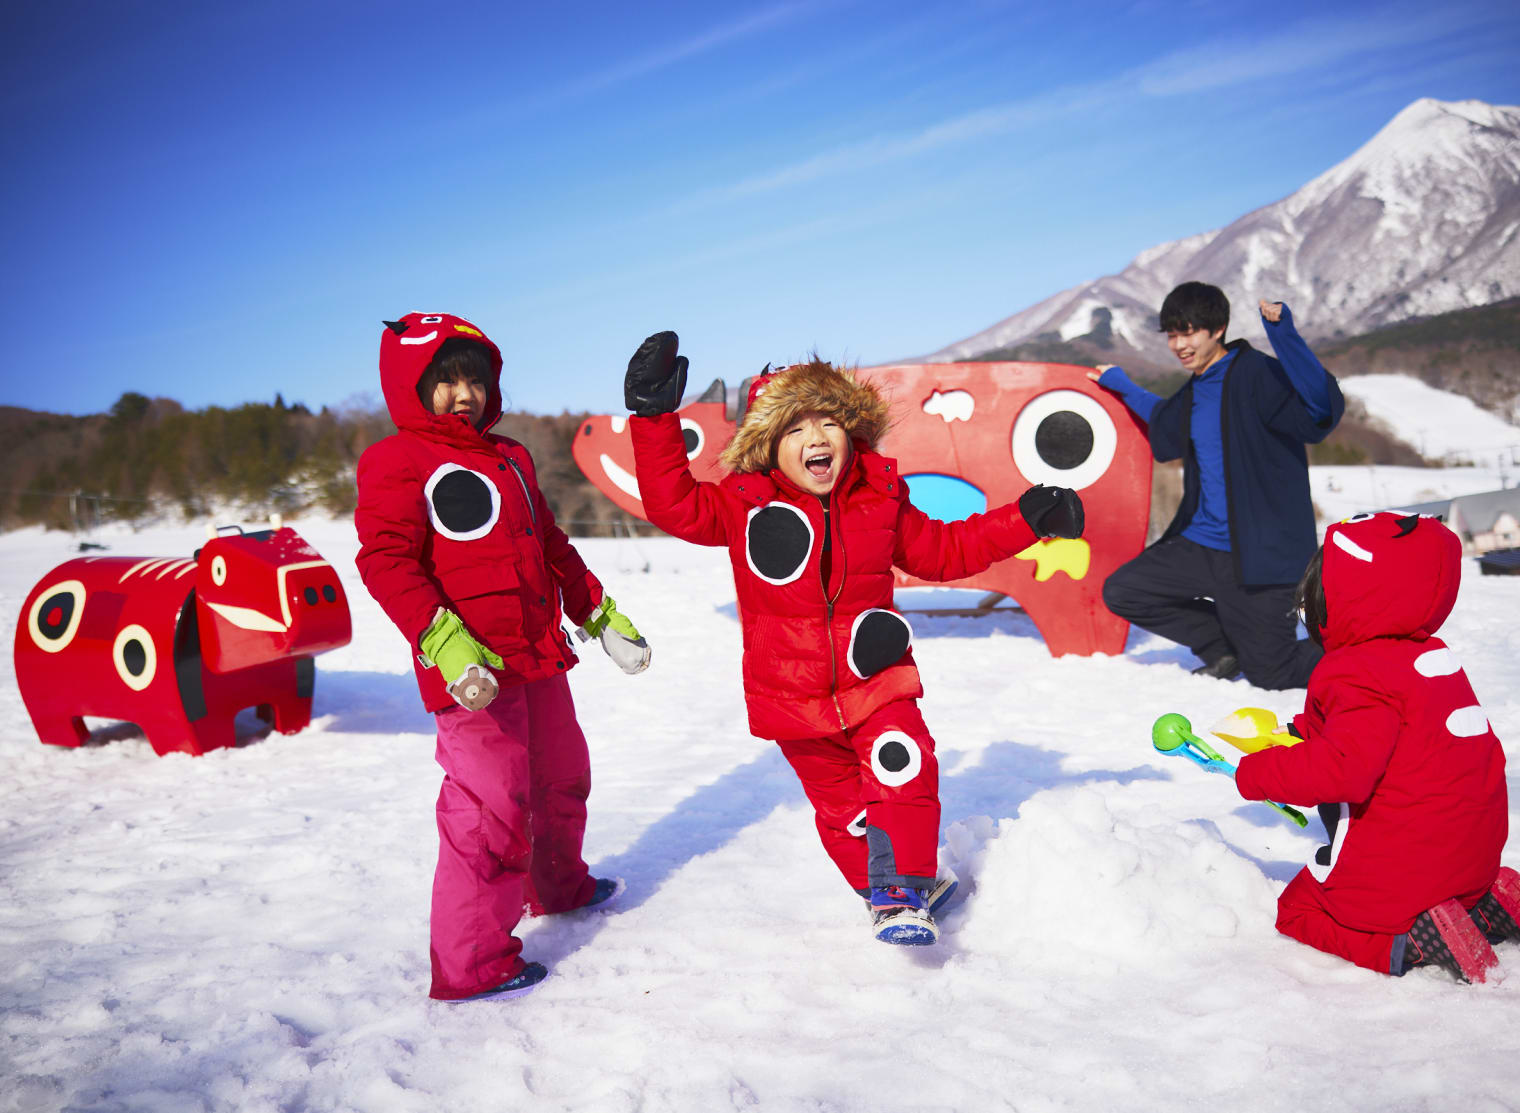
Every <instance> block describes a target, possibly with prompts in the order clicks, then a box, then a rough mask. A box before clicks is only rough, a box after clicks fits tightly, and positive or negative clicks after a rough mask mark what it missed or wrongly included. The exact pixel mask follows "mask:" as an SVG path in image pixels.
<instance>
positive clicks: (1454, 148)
mask: <svg viewBox="0 0 1520 1113" xmlns="http://www.w3.org/2000/svg"><path fill="white" fill-rule="evenodd" d="M1186 279H1200V280H1202V281H1207V282H1212V283H1214V284H1216V285H1219V286H1221V287H1222V288H1223V289H1224V290H1225V292H1226V293H1227V294H1228V295H1229V296H1230V298H1231V301H1232V303H1233V305H1234V307H1235V319H1234V320H1233V321H1232V328H1231V331H1230V335H1231V336H1232V337H1233V336H1237V335H1243V336H1245V337H1246V338H1247V339H1250V340H1252V341H1253V342H1256V341H1259V340H1264V334H1263V332H1262V329H1261V326H1260V321H1259V320H1258V319H1257V315H1256V314H1255V312H1254V311H1253V310H1254V308H1255V303H1256V299H1257V297H1259V296H1266V297H1271V298H1274V299H1280V300H1284V301H1287V302H1288V303H1289V304H1290V305H1291V306H1292V307H1293V308H1294V311H1295V316H1296V318H1297V320H1298V322H1299V326H1300V328H1301V330H1302V331H1303V332H1304V334H1305V336H1306V337H1308V338H1309V339H1310V340H1315V341H1320V340H1327V339H1335V338H1341V337H1348V336H1355V335H1359V334H1364V333H1367V332H1370V331H1372V330H1374V329H1377V328H1379V327H1381V326H1385V325H1389V324H1395V323H1398V322H1400V321H1404V320H1408V319H1410V318H1414V317H1420V316H1434V315H1438V314H1443V313H1447V312H1451V311H1454V310H1458V309H1463V308H1468V307H1472V306H1481V305H1488V304H1491V303H1494V302H1499V301H1503V300H1506V299H1508V298H1513V297H1517V296H1520V107H1517V106H1510V105H1490V104H1487V103H1485V102H1483V101H1475V100H1468V101H1453V102H1446V101H1438V100H1434V99H1431V98H1422V99H1420V100H1417V101H1415V102H1414V103H1412V104H1410V105H1409V106H1407V107H1406V108H1404V109H1403V110H1402V111H1401V112H1399V113H1398V114H1397V115H1395V116H1394V117H1393V119H1392V120H1390V121H1389V122H1388V123H1387V124H1385V125H1384V126H1383V128H1381V129H1380V130H1379V131H1378V133H1377V134H1376V135H1374V136H1373V137H1372V138H1371V139H1369V140H1368V141H1367V142H1366V143H1365V144H1363V145H1362V146H1361V147H1360V148H1358V150H1356V151H1355V152H1353V153H1352V154H1351V155H1350V156H1349V157H1348V158H1346V159H1343V160H1342V161H1341V162H1339V163H1337V164H1336V165H1334V166H1332V167H1331V168H1330V169H1328V170H1326V171H1325V172H1324V173H1322V174H1320V175H1318V176H1317V177H1315V178H1314V179H1312V180H1311V181H1309V182H1308V183H1306V184H1305V185H1304V186H1302V187H1300V188H1299V189H1298V190H1296V191H1295V192H1294V193H1292V194H1290V195H1289V196H1287V197H1284V198H1282V199H1280V200H1278V201H1274V202H1272V203H1270V204H1268V205H1263V206H1261V207H1260V208H1257V209H1254V210H1252V211H1251V212H1248V213H1246V214H1245V215H1243V216H1241V217H1240V218H1238V219H1237V220H1235V221H1233V222H1232V223H1230V224H1228V225H1226V226H1224V227H1223V228H1217V229H1213V230H1211V231H1207V232H1200V233H1197V234H1195V235H1192V236H1187V237H1184V238H1182V239H1179V240H1173V241H1170V242H1167V243H1162V244H1157V245H1155V246H1154V247H1150V248H1147V249H1145V250H1144V251H1141V252H1140V253H1139V254H1137V255H1136V256H1135V258H1134V259H1133V260H1131V261H1130V263H1129V264H1128V265H1127V266H1126V267H1125V268H1124V269H1123V270H1121V271H1120V272H1119V273H1118V274H1115V275H1108V276H1105V277H1103V278H1099V279H1095V280H1093V281H1091V282H1087V283H1083V284H1080V285H1078V286H1073V287H1071V288H1069V289H1067V290H1063V291H1061V292H1060V293H1057V294H1054V295H1052V296H1051V297H1048V298H1046V299H1044V300H1043V301H1041V302H1038V303H1036V304H1035V305H1032V306H1030V307H1028V308H1027V309H1024V310H1021V311H1019V312H1018V313H1015V314H1013V315H1012V316H1010V317H1007V318H1004V319H1003V320H1002V321H999V322H998V323H997V324H995V325H993V326H991V327H990V328H987V329H984V330H982V331H981V332H978V333H976V334H974V335H972V336H970V337H967V338H966V339H964V340H960V341H957V342H956V343H954V344H950V345H947V346H946V347H944V348H941V349H939V350H938V351H936V352H934V353H932V354H931V355H928V356H925V357H920V358H921V359H924V360H929V361H944V362H950V361H954V360H965V359H972V358H987V355H986V353H989V352H995V351H997V352H1007V351H1010V350H1015V349H1017V348H1019V347H1020V346H1021V345H1028V344H1031V343H1035V344H1043V345H1047V346H1048V345H1049V344H1050V343H1053V342H1059V343H1072V342H1078V343H1079V346H1080V345H1083V344H1085V345H1086V346H1087V347H1088V348H1091V349H1093V350H1102V351H1107V352H1109V353H1110V355H1109V358H1107V359H1106V360H1103V362H1109V363H1124V364H1125V366H1127V367H1128V366H1130V365H1131V364H1135V365H1138V366H1139V367H1141V368H1142V369H1145V368H1147V367H1148V368H1150V369H1153V370H1154V369H1159V368H1170V367H1172V366H1174V364H1175V361H1174V360H1173V359H1172V358H1171V356H1170V354H1169V353H1168V352H1167V350H1166V346H1165V341H1164V339H1163V338H1162V337H1161V336H1160V334H1159V333H1158V332H1157V326H1156V313H1157V310H1158V309H1159V307H1160V304H1161V301H1162V299H1163V298H1164V297H1165V295H1166V293H1167V291H1168V290H1170V289H1171V288H1172V287H1173V286H1175V285H1176V284H1177V283H1178V282H1180V281H1184V280H1186Z"/></svg>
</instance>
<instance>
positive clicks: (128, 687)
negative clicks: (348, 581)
mask: <svg viewBox="0 0 1520 1113" xmlns="http://www.w3.org/2000/svg"><path fill="white" fill-rule="evenodd" d="M351 636H352V627H351V623H350V619H349V613H348V597H347V595H345V594H344V591H343V584H342V583H341V582H340V581H339V579H338V576H337V573H336V572H335V571H334V570H333V567H332V565H331V564H329V563H328V562H327V561H325V560H323V559H322V557H321V555H320V554H318V553H317V551H316V550H315V549H313V548H312V547H311V546H310V545H308V544H307V543H306V542H305V541H304V540H303V539H302V538H301V537H300V536H299V535H298V534H297V533H296V532H295V531H294V530H292V529H289V528H282V527H279V526H275V528H272V529H267V530H258V531H254V532H249V533H242V532H239V533H237V534H231V535H219V536H216V537H213V538H211V539H210V540H208V541H207V542H206V544H205V546H203V547H202V548H201V549H200V550H198V551H197V552H196V554H195V557H194V559H188V558H182V559H176V558H173V557H158V558H154V557H80V558H78V559H75V560H70V561H66V562H65V563H63V564H60V565H59V566H58V567H57V568H54V569H53V570H52V571H51V572H49V573H48V574H47V575H46V576H44V577H42V579H41V580H40V581H39V582H38V584H37V586H36V587H34V588H32V591H31V594H30V595H28V596H27V598H26V602H25V603H24V604H23V605H22V608H21V615H20V618H19V621H18V622H17V624H16V648H15V656H16V680H17V683H18V684H19V686H20V688H21V698H22V701H23V702H24V703H25V704H26V709H27V712H28V714H30V715H31V717H32V725H33V726H34V727H35V728H36V730H37V736H38V737H39V738H40V739H41V740H42V741H43V742H46V743H48V744H50V745H54V746H78V745H80V744H81V743H82V742H84V741H86V740H87V739H88V738H89V730H88V729H87V728H86V727H85V724H84V719H83V716H85V715H91V716H96V717H99V718H104V719H124V720H127V721H129V722H132V723H136V724H137V725H138V726H139V727H141V728H142V731H143V733H144V734H145V735H147V738H148V741H149V743H151V744H152V746H153V749H154V750H155V751H157V752H158V753H160V754H168V753H174V752H183V753H189V754H203V753H205V752H206V751H207V750H212V749H216V748H218V747H222V746H230V745H232V743H233V741H234V739H235V732H234V726H233V719H234V718H235V717H236V715H237V713H238V712H239V711H241V710H242V709H243V708H245V707H256V708H258V709H259V712H260V714H261V715H262V716H263V717H264V718H266V719H268V720H272V722H273V725H274V729H275V730H277V731H279V732H280V733H282V734H294V733H295V732H296V731H298V730H300V729H301V728H303V727H305V726H306V725H307V724H308V723H310V722H311V697H312V689H313V686H314V683H315V678H316V666H315V663H314V662H313V661H312V655H313V654H316V653H321V652H323V651H325V650H329V649H336V648H338V647H339V646H341V645H347V644H348V641H349V639H350V637H351Z"/></svg>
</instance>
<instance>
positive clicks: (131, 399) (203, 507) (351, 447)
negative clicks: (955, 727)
mask: <svg viewBox="0 0 1520 1113" xmlns="http://www.w3.org/2000/svg"><path fill="white" fill-rule="evenodd" d="M583 416H584V415H580V414H561V415H559V416H558V417H536V416H533V415H531V414H508V415H507V416H506V417H505V418H503V419H502V421H501V422H500V423H499V424H498V425H497V430H498V431H499V432H502V433H505V434H506V435H508V436H511V437H515V438H516V439H518V440H520V441H522V442H523V443H524V444H526V445H527V446H528V448H529V450H530V451H532V453H533V457H534V460H535V461H536V462H537V464H538V467H539V483H540V486H541V487H542V489H543V492H544V497H545V498H546V499H547V500H548V502H549V505H550V507H551V509H553V511H554V513H555V516H556V517H557V518H560V519H562V520H565V521H566V523H567V528H568V529H572V530H573V531H574V532H577V533H579V534H581V535H582V536H595V535H597V534H606V533H608V532H609V531H610V530H611V529H612V528H614V523H626V522H627V521H629V520H630V519H629V516H628V515H627V514H625V513H623V511H621V510H619V509H618V508H617V507H616V506H615V505H614V504H613V503H612V502H611V501H610V500H608V499H607V498H606V497H605V496H603V495H602V494H601V493H600V492H598V491H597V490H596V489H595V488H594V487H592V486H591V484H590V483H588V482H586V480H585V477H584V476H582V475H581V473H580V471H579V469H577V468H576V466H575V463H574V461H573V460H572V459H571V455H570V442H571V439H572V438H573V437H574V436H575V433H576V430H577V429H578V428H579V427H580V423H581V420H582V418H583ZM394 431H395V426H394V425H392V424H391V421H390V418H389V417H388V416H387V415H386V414H385V412H384V411H383V410H380V409H366V408H352V409H344V410H333V409H330V408H327V407H323V409H322V410H321V411H320V412H317V413H313V412H312V411H311V410H309V409H307V408H306V407H305V406H302V405H299V404H296V405H286V404H285V402H284V400H283V399H281V398H279V397H278V396H277V397H276V398H275V400H274V402H273V403H262V402H249V403H246V404H244V405H241V406H237V407H235V408H232V409H223V408H221V407H219V406H213V407H210V408H208V409H205V410H198V411H190V410H186V409H185V408H184V407H183V406H181V405H180V404H179V403H178V402H175V401H173V400H171V399H168V398H148V397H146V396H144V395H142V394H138V393H135V392H129V393H126V394H123V395H122V396H121V397H120V398H119V399H118V400H117V402H116V404H115V405H114V406H112V407H111V412H110V413H109V414H100V415H92V416H89V417H69V416H65V415H60V414H49V413H38V412H34V411H31V410H24V409H19V408H16V407H13V406H3V407H0V469H3V474H4V476H5V480H4V484H3V486H0V529H13V528H16V527H17V526H22V525H32V524H38V523H41V524H44V525H47V526H49V527H52V528H58V529H69V528H79V527H87V526H89V525H92V524H94V523H96V522H99V521H104V520H110V519H122V520H132V521H135V520H146V519H155V520H156V519H163V518H170V519H172V518H174V517H178V516H183V517H186V518H191V517H198V516H202V515H207V514H212V513H218V514H224V515H228V516H236V517H242V518H255V517H262V516H265V515H267V514H270V513H272V512H278V513H281V514H286V515H293V514H298V513H303V512H306V513H310V512H317V513H323V514H330V515H342V514H347V513H350V512H352V510H353V506H354V467H355V465H356V464H357V463H358V460H359V456H360V454H361V453H363V451H364V450H365V449H366V448H368V447H369V446H370V445H371V444H373V443H374V442H375V441H377V440H379V439H380V438H381V437H384V436H386V435H388V434H389V433H392V432H394ZM640 524H642V523H640Z"/></svg>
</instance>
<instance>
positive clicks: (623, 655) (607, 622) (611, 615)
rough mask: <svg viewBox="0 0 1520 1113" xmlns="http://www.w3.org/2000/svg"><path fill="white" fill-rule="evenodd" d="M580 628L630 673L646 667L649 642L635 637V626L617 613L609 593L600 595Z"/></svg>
mask: <svg viewBox="0 0 1520 1113" xmlns="http://www.w3.org/2000/svg"><path fill="white" fill-rule="evenodd" d="M581 629H582V630H584V631H585V632H586V634H587V635H588V636H590V637H593V638H600V639H601V642H602V649H603V650H605V651H606V653H607V656H609V657H611V658H612V660H613V662H614V663H615V664H616V665H617V667H618V668H620V669H622V670H623V671H624V672H626V673H628V674H629V675H630V676H631V675H633V674H634V673H637V672H643V671H644V670H645V669H647V668H648V667H649V656H650V649H649V643H648V642H646V641H645V640H644V639H643V638H641V637H640V636H639V631H638V628H637V627H635V626H634V624H633V623H632V622H629V621H628V616H627V615H625V614H621V613H619V611H618V609H617V604H616V603H614V602H613V601H612V596H610V595H603V596H602V601H601V603H600V604H599V605H598V606H597V608H596V610H594V611H592V612H591V617H590V618H588V619H586V624H585V625H584V626H582V627H581Z"/></svg>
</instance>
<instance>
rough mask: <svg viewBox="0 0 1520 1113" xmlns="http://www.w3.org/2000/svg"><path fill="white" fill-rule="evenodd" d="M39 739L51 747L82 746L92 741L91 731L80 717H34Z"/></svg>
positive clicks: (33, 721)
mask: <svg viewBox="0 0 1520 1113" xmlns="http://www.w3.org/2000/svg"><path fill="white" fill-rule="evenodd" d="M32 725H33V726H34V727H36V728H37V737H38V738H40V739H41V740H42V741H43V742H45V743H47V744H48V745H49V746H80V745H83V744H84V743H86V742H88V741H89V740H90V729H89V728H88V727H87V726H85V725H84V719H83V718H82V717H81V716H79V715H44V716H39V717H34V718H33V719H32Z"/></svg>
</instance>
